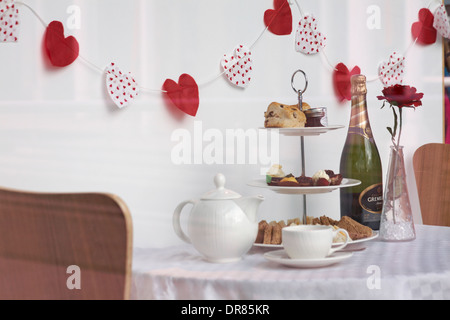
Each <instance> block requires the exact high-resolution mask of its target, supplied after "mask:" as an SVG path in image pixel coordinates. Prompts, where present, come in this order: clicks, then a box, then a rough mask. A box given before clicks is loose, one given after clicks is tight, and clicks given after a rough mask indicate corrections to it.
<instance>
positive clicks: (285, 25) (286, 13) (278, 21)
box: [264, 0, 292, 36]
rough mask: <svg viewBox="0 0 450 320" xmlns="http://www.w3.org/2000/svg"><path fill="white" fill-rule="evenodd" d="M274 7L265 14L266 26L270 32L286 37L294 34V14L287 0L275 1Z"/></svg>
mask: <svg viewBox="0 0 450 320" xmlns="http://www.w3.org/2000/svg"><path fill="white" fill-rule="evenodd" d="M273 7H274V8H275V10H272V9H269V10H267V11H266V12H265V13H264V24H265V25H266V27H268V29H269V31H270V32H272V33H274V34H276V35H279V36H284V35H288V34H291V33H292V12H291V7H290V6H289V3H288V2H287V0H274V2H273Z"/></svg>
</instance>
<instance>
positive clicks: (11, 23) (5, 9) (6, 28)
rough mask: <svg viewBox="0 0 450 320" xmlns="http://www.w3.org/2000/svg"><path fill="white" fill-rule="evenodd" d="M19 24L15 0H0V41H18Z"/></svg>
mask: <svg viewBox="0 0 450 320" xmlns="http://www.w3.org/2000/svg"><path fill="white" fill-rule="evenodd" d="M19 24H20V22H19V9H17V8H16V5H15V4H14V0H0V42H17V40H18V28H19Z"/></svg>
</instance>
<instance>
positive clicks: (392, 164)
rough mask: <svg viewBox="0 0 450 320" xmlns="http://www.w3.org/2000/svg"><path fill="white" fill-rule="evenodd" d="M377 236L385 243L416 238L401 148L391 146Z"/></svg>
mask: <svg viewBox="0 0 450 320" xmlns="http://www.w3.org/2000/svg"><path fill="white" fill-rule="evenodd" d="M379 236H380V239H382V240H385V241H411V240H414V239H415V238H416V231H415V229H414V221H413V215H412V211H411V203H410V201H409V193H408V187H407V184H406V171H405V160H404V155H403V146H398V147H397V146H391V153H390V156H389V168H388V174H387V179H386V182H385V190H384V198H383V211H382V214H381V222H380V234H379Z"/></svg>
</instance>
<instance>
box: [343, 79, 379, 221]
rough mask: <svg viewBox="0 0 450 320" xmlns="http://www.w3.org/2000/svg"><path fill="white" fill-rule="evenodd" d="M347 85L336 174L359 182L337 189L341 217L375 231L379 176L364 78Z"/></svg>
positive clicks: (353, 80)
mask: <svg viewBox="0 0 450 320" xmlns="http://www.w3.org/2000/svg"><path fill="white" fill-rule="evenodd" d="M351 83H352V111H351V118H350V125H349V128H348V134H347V140H346V141H345V146H344V149H343V151H342V156H341V164H340V172H341V174H342V176H343V177H344V178H350V179H356V180H360V181H361V182H362V183H361V185H359V186H356V187H351V188H342V189H341V191H340V192H341V217H342V216H349V217H350V218H352V219H354V220H356V221H358V222H359V223H361V224H363V225H365V226H368V227H370V228H372V229H373V230H378V229H379V228H380V218H381V211H382V209H383V177H382V175H383V172H382V167H381V159H380V154H379V152H378V148H377V146H376V144H375V140H374V138H373V134H372V129H371V127H370V122H369V114H368V111H367V101H366V95H367V87H366V77H365V76H364V75H355V76H353V77H352V78H351Z"/></svg>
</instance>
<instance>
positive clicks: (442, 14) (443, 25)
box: [433, 4, 450, 39]
mask: <svg viewBox="0 0 450 320" xmlns="http://www.w3.org/2000/svg"><path fill="white" fill-rule="evenodd" d="M433 27H434V28H435V29H436V30H437V32H438V33H439V34H440V35H441V36H442V37H444V38H446V39H450V24H449V19H448V14H447V10H446V9H445V6H444V5H443V4H441V5H440V6H439V7H438V8H437V9H436V11H435V12H434V22H433Z"/></svg>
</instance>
